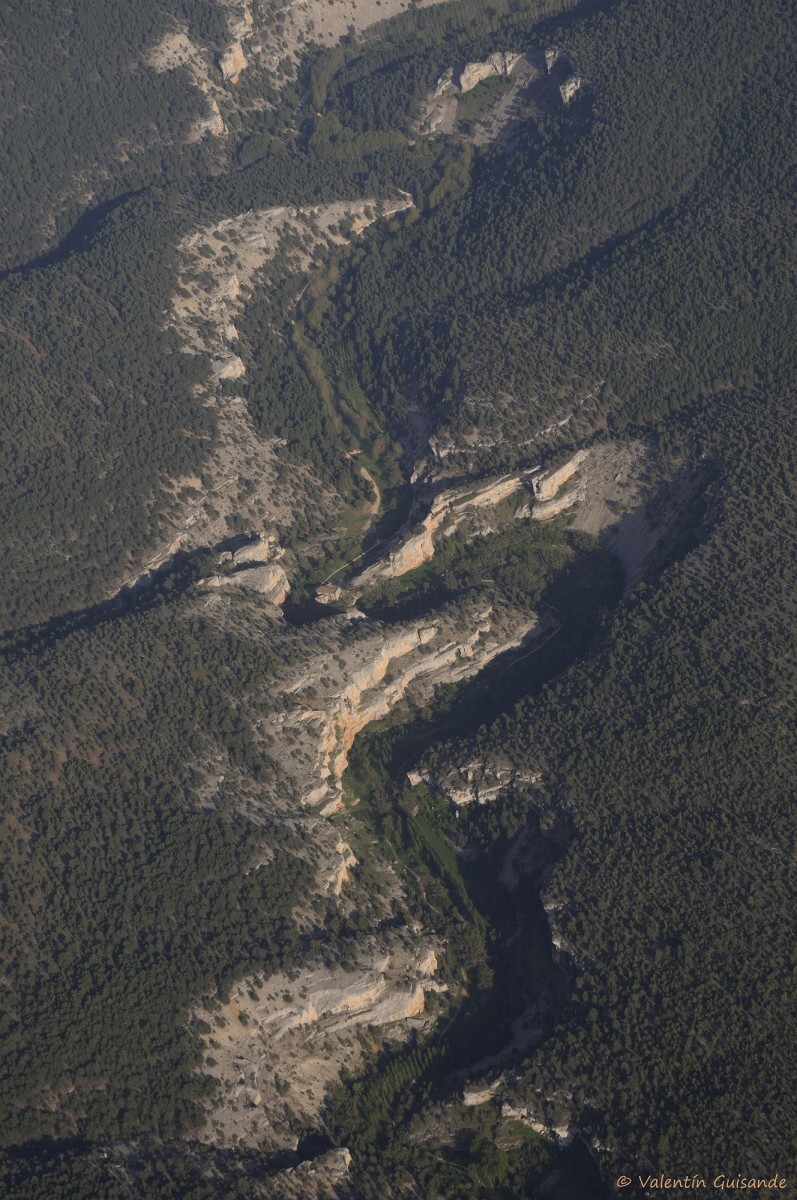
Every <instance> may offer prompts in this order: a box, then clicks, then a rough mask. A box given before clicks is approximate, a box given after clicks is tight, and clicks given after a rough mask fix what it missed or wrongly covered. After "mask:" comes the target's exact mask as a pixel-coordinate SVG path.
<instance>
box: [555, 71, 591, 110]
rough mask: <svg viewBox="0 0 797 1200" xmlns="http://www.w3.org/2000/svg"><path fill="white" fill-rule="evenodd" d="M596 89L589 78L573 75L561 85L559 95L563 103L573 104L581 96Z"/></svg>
mask: <svg viewBox="0 0 797 1200" xmlns="http://www.w3.org/2000/svg"><path fill="white" fill-rule="evenodd" d="M594 90H595V89H594V88H593V86H592V84H591V83H590V82H589V80H587V79H582V77H581V76H580V75H571V76H570V78H569V79H566V80H565V81H564V83H562V84H560V85H559V95H560V96H561V97H562V103H563V104H572V103H573V101H574V100H576V99H578V98H579V97H581V96H589V95H590V94H591V93H592V92H594Z"/></svg>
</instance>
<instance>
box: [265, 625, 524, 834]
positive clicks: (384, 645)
mask: <svg viewBox="0 0 797 1200" xmlns="http://www.w3.org/2000/svg"><path fill="white" fill-rule="evenodd" d="M325 624H326V625H327V626H328V627H329V628H330V629H332V630H337V631H338V634H339V636H338V638H336V639H335V641H334V642H333V643H332V644H331V645H329V649H323V648H322V647H320V646H319V647H318V649H317V652H316V655H315V656H314V660H313V663H312V666H308V667H305V669H303V670H301V672H300V673H299V674H298V676H297V677H295V678H294V679H293V680H288V681H286V682H285V683H284V684H283V685H282V688H281V694H282V695H283V696H284V697H285V700H284V701H283V704H284V705H285V707H284V709H283V711H279V712H275V713H274V714H273V715H272V716H271V717H270V718H269V720H268V723H267V726H266V730H267V733H268V736H269V739H270V741H271V743H272V745H274V746H276V745H279V744H288V745H291V746H292V747H293V749H292V753H290V754H289V755H285V756H284V760H285V764H286V770H287V771H288V772H289V773H290V774H291V775H292V777H293V779H294V781H295V785H296V787H297V788H298V789H299V791H300V793H301V795H302V796H303V797H304V801H305V803H306V804H308V805H310V806H316V805H323V806H324V807H323V809H322V812H323V813H325V814H328V813H332V812H334V811H336V810H337V809H339V808H341V807H342V804H343V798H342V797H343V793H342V786H341V777H342V775H343V773H344V771H345V769H346V766H347V763H348V755H349V750H350V749H351V747H352V744H353V742H354V739H355V737H356V736H357V734H358V733H359V732H360V730H362V729H363V728H364V727H365V726H366V725H368V724H370V723H371V722H372V721H376V720H379V719H380V718H382V717H385V716H387V715H388V713H390V712H391V711H392V710H393V709H394V708H395V707H396V705H397V704H398V703H399V702H400V701H401V700H402V699H403V698H404V697H405V696H407V695H412V697H413V698H414V699H416V700H417V699H418V698H419V697H421V698H422V697H425V696H428V695H430V694H431V693H432V692H433V691H434V689H435V687H437V686H439V685H440V684H444V683H456V682H460V681H461V680H464V679H467V678H470V677H471V676H472V675H475V674H477V673H478V672H479V671H480V670H481V669H482V668H483V667H485V666H486V665H487V664H488V663H489V662H491V661H492V660H493V659H494V658H496V657H497V656H498V655H501V654H503V653H506V652H507V651H508V650H511V649H514V648H515V647H516V646H518V645H521V644H523V643H524V642H525V641H526V640H527V639H528V638H529V637H530V636H532V635H533V634H534V633H536V631H537V629H538V626H539V619H538V618H537V617H536V616H535V615H534V614H531V615H529V614H528V613H521V612H518V611H515V610H510V609H500V610H493V609H492V608H490V607H487V608H485V607H480V606H478V605H470V606H467V607H466V608H464V609H463V608H461V607H460V608H458V609H457V610H456V611H454V610H451V609H442V610H441V611H440V612H439V613H438V614H437V615H436V616H435V619H434V621H424V622H408V623H406V624H404V625H399V626H391V627H390V628H389V630H387V629H384V628H382V627H380V626H379V625H377V624H376V623H373V622H370V621H368V620H364V621H362V622H353V621H351V620H350V619H349V618H348V617H346V616H341V617H339V618H334V619H333V620H331V621H329V622H327V623H325Z"/></svg>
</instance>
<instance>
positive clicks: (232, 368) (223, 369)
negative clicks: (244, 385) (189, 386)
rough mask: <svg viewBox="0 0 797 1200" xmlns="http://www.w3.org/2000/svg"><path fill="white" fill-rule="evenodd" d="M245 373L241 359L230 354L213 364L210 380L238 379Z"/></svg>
mask: <svg viewBox="0 0 797 1200" xmlns="http://www.w3.org/2000/svg"><path fill="white" fill-rule="evenodd" d="M245 371H246V367H245V366H244V364H243V359H241V358H239V357H238V355H237V354H230V355H228V356H227V357H226V358H221V359H219V360H218V361H217V362H214V364H213V368H212V378H213V379H214V380H222V379H240V378H241V376H242V375H243V374H244V373H245Z"/></svg>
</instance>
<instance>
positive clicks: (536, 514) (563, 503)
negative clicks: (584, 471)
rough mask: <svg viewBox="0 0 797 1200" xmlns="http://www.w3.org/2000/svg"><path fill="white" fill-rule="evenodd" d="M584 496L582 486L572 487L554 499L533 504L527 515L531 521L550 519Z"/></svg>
mask: <svg viewBox="0 0 797 1200" xmlns="http://www.w3.org/2000/svg"><path fill="white" fill-rule="evenodd" d="M585 496H586V491H585V489H584V488H574V489H573V490H572V491H570V492H567V493H566V494H565V495H564V496H559V497H558V498H557V499H556V500H549V501H548V502H547V503H544V504H535V505H534V506H533V507H532V508H531V510H530V512H529V513H528V515H529V516H530V517H531V519H532V521H550V520H552V519H553V517H558V516H559V514H560V513H563V512H566V511H567V509H568V508H572V507H573V505H574V504H578V503H579V502H580V501H582V500H583V499H584V498H585Z"/></svg>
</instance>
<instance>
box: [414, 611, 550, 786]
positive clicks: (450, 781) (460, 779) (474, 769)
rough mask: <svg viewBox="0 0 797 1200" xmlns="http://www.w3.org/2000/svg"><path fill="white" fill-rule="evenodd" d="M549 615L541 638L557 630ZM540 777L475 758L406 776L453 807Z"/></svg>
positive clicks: (532, 783)
mask: <svg viewBox="0 0 797 1200" xmlns="http://www.w3.org/2000/svg"><path fill="white" fill-rule="evenodd" d="M557 624H558V623H557V622H556V619H555V618H554V617H553V616H552V615H550V614H549V615H547V616H545V617H543V618H542V619H541V621H540V623H539V625H538V626H537V630H536V632H537V634H538V635H539V636H544V635H545V633H546V632H547V631H549V630H552V629H555V628H556V627H557ZM541 778H542V776H541V774H540V773H539V772H538V771H526V770H524V769H521V768H519V767H515V766H514V765H512V764H511V763H501V764H498V763H484V762H481V761H479V760H478V759H476V760H473V761H471V762H469V763H466V765H465V766H462V767H458V766H455V767H451V768H450V770H448V771H447V772H445V774H443V775H440V774H432V772H431V771H428V770H427V769H426V768H424V767H420V768H416V769H415V770H413V771H410V772H409V773H408V774H407V782H408V783H409V784H410V786H411V787H417V785H418V784H420V783H425V784H426V785H427V786H428V787H431V788H434V789H435V791H438V792H440V793H441V795H443V796H445V797H446V798H447V799H448V800H450V801H451V803H452V804H456V805H457V806H458V807H461V806H462V805H465V804H488V803H490V802H491V801H493V800H496V799H497V798H498V797H499V796H501V795H503V794H504V793H505V792H507V791H509V790H510V789H512V788H517V787H534V786H535V785H536V784H538V783H539V781H540V779H541Z"/></svg>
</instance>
